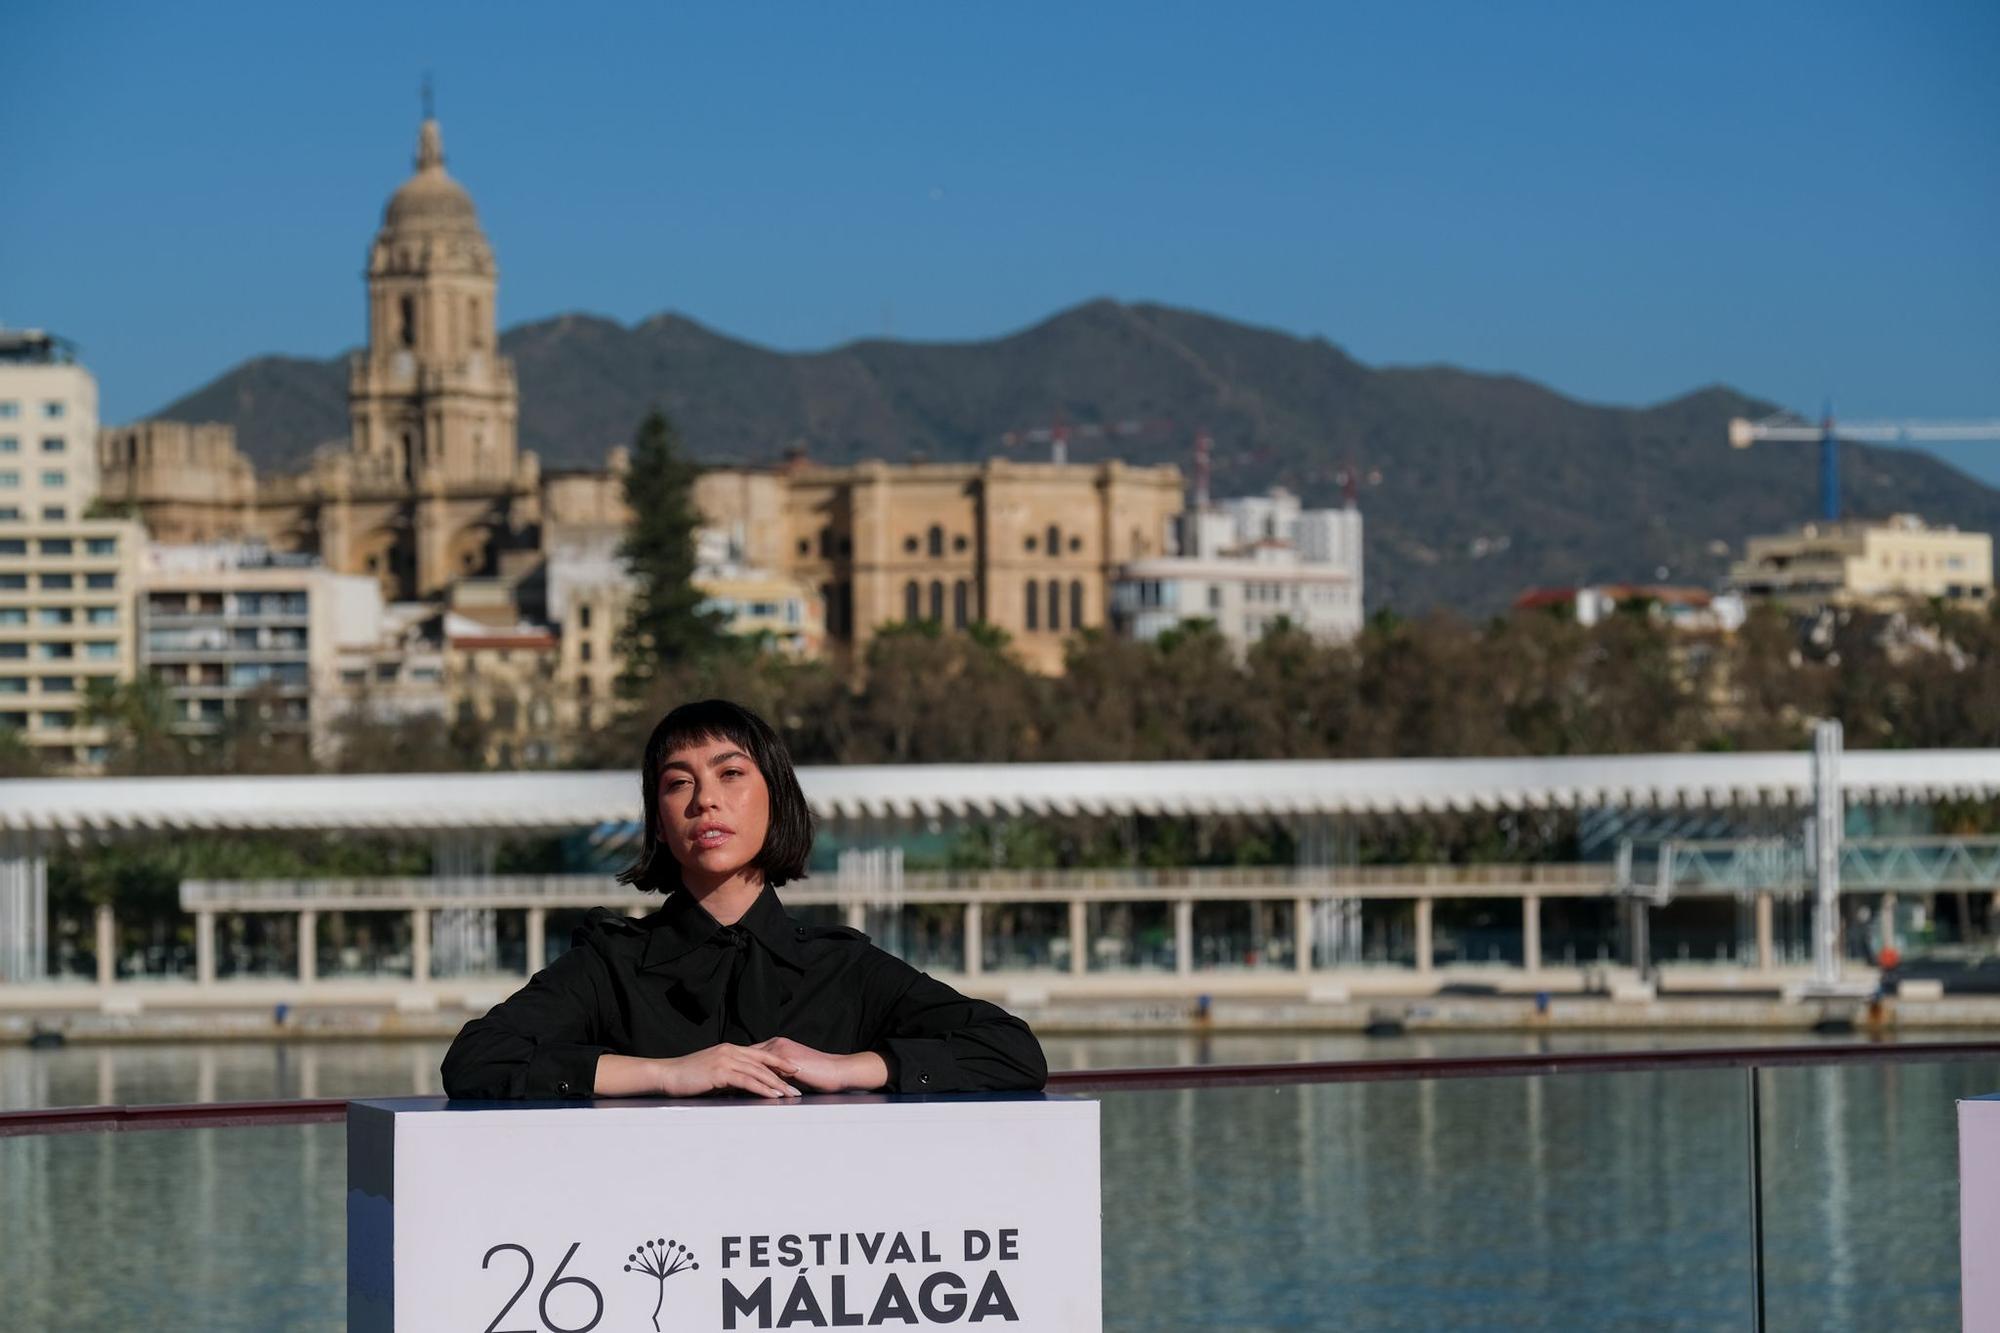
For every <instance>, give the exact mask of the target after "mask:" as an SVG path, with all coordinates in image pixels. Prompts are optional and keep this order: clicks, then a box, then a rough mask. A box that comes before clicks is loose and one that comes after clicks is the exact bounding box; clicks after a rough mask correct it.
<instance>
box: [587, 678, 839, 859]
mask: <svg viewBox="0 0 2000 1333" xmlns="http://www.w3.org/2000/svg"><path fill="white" fill-rule="evenodd" d="M704 741H728V742H730V743H731V744H733V745H735V746H736V747H737V748H738V749H739V750H741V751H743V753H744V754H746V755H748V756H750V762H752V763H754V764H755V765H757V769H758V771H759V772H761V773H762V774H763V775H764V785H765V787H767V788H768V789H769V790H770V793H771V825H770V828H769V830H768V831H767V832H766V833H765V835H764V846H763V847H762V848H761V849H760V850H759V851H758V853H757V856H756V859H755V860H754V861H753V862H752V864H754V865H755V866H756V867H757V868H758V869H759V870H761V871H763V872H764V882H765V883H766V884H768V885H770V886H771V887H772V888H777V887H778V886H779V885H781V884H785V883H787V882H789V881H791V880H795V879H804V878H805V874H806V858H807V857H809V856H811V855H812V844H813V817H812V808H811V807H810V806H808V805H807V804H806V794H805V793H804V792H803V791H800V790H799V779H798V775H797V774H796V773H794V772H792V756H791V755H790V753H788V752H787V751H786V749H785V743H784V742H783V741H781V740H779V739H778V733H777V732H775V731H773V730H771V727H770V724H769V723H767V722H765V721H764V719H763V718H761V717H758V716H757V715H756V714H755V713H753V712H751V711H750V710H749V709H747V708H745V707H744V706H743V705H741V704H737V703H731V702H730V701H729V700H727V699H703V700H702V701H701V702H700V703H692V704H682V705H681V706H680V707H679V708H676V709H674V710H673V711H672V712H671V713H668V714H667V715H666V716H665V717H663V718H661V719H660V725H659V726H657V727H654V728H653V734H652V736H651V737H650V738H648V739H647V741H646V758H645V761H644V763H643V765H642V767H641V769H640V775H639V793H640V798H641V800H643V801H644V803H645V804H644V809H645V812H646V840H645V843H644V845H643V846H642V847H641V848H640V851H639V859H638V860H637V861H635V862H633V863H632V864H631V865H630V866H627V867H626V868H625V869H624V870H623V871H621V872H619V875H618V882H619V883H621V884H630V885H631V886H632V887H633V888H635V889H637V890H638V891H639V892H641V893H672V892H673V891H674V890H675V889H678V888H680V887H681V865H680V862H678V861H676V860H674V854H673V850H672V849H671V848H669V847H668V846H667V845H666V841H665V839H664V838H662V837H661V835H660V774H661V770H663V769H664V768H665V767H666V766H667V759H668V757H669V756H671V755H672V754H673V753H674V752H675V751H676V750H684V749H686V748H687V747H688V746H690V745H700V744H701V743H702V742H704Z"/></svg>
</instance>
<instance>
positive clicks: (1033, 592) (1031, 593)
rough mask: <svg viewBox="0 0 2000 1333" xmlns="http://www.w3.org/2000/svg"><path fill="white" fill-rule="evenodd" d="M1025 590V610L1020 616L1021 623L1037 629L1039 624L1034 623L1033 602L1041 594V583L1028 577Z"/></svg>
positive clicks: (1034, 602)
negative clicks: (1026, 599) (1026, 602)
mask: <svg viewBox="0 0 2000 1333" xmlns="http://www.w3.org/2000/svg"><path fill="white" fill-rule="evenodd" d="M1027 592H1028V606H1027V612H1026V614H1025V615H1024V616H1023V617H1022V622H1021V623H1022V624H1023V625H1025V626H1026V627H1027V628H1029V629H1031V630H1032V629H1039V628H1041V626H1039V625H1037V624H1036V623H1035V621H1036V616H1035V604H1036V602H1037V601H1038V600H1039V599H1040V597H1041V595H1042V585H1041V584H1039V583H1037V582H1035V581H1034V580H1033V579H1029V580H1028V589H1027Z"/></svg>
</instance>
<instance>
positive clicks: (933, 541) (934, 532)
mask: <svg viewBox="0 0 2000 1333" xmlns="http://www.w3.org/2000/svg"><path fill="white" fill-rule="evenodd" d="M930 546H931V554H932V555H943V554H944V529H943V528H941V527H939V526H938V525H937V524H935V523H933V524H931V533H930Z"/></svg>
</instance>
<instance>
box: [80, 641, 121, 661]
mask: <svg viewBox="0 0 2000 1333" xmlns="http://www.w3.org/2000/svg"><path fill="white" fill-rule="evenodd" d="M83 655H84V656H85V657H94V658H97V659H99V660H100V661H101V660H103V659H104V658H107V657H116V656H118V644H117V641H116V640H109V639H100V640H98V641H97V642H95V643H86V644H85V645H83Z"/></svg>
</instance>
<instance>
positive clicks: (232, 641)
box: [139, 543, 383, 755]
mask: <svg viewBox="0 0 2000 1333" xmlns="http://www.w3.org/2000/svg"><path fill="white" fill-rule="evenodd" d="M140 587H141V598H140V603H139V626H140V634H141V637H140V643H139V663H140V666H141V667H142V668H143V669H145V670H147V671H150V672H151V673H152V674H153V675H154V676H155V677H157V678H158V679H159V680H160V681H161V682H162V683H163V684H164V686H165V688H166V690H167V693H168V696H169V698H170V699H171V700H172V706H173V710H174V717H173V724H174V727H175V729H176V730H177V731H179V732H181V733H182V734H184V735H188V736H192V737H205V736H208V737H212V736H216V735H219V734H220V733H221V732H223V731H224V730H225V729H226V728H228V727H230V726H231V725H236V726H239V727H243V726H247V727H252V728H254V729H256V730H257V731H259V732H262V733H265V734H268V735H270V736H272V737H276V738H279V739H280V740H281V741H282V742H291V743H296V745H297V746H298V747H299V749H300V752H301V753H302V754H303V753H307V752H309V753H312V754H317V755H325V754H327V753H329V749H328V747H329V745H330V742H331V727H332V724H333V722H334V721H335V719H336V717H337V716H338V713H339V711H340V708H341V707H343V706H344V703H345V694H346V693H347V692H346V691H343V689H342V685H343V682H342V680H341V670H342V663H343V655H344V654H353V653H357V652H358V653H367V652H370V651H372V650H375V649H377V648H378V645H379V644H380V643H381V641H382V637H383V635H382V596H381V591H380V589H379V588H378V587H377V585H376V583H375V581H374V580H373V579H370V578H368V577H366V576H364V575H353V574H345V575H343V574H336V573H334V572H333V571H332V570H329V569H327V568H326V567H325V566H323V565H321V564H320V563H319V562H318V561H317V560H315V559H314V558H312V557H311V556H301V555H286V554H281V553H275V552H272V551H270V550H268V549H266V548H264V547H261V546H255V545H246V544H242V543H216V544H213V545H208V546H161V545H154V546H150V547H148V548H147V551H146V554H145V558H144V561H143V564H142V568H141V571H140ZM245 710H254V716H251V715H246V712H245Z"/></svg>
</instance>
